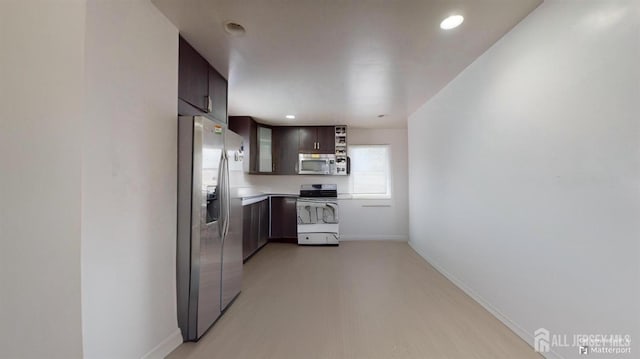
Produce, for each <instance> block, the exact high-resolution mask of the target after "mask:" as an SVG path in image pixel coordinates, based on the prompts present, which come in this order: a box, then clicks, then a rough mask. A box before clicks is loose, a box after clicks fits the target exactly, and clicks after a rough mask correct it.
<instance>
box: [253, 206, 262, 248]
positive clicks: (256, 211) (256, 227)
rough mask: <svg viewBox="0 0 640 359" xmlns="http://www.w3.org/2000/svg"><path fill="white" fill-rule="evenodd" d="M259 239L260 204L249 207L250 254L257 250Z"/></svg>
mask: <svg viewBox="0 0 640 359" xmlns="http://www.w3.org/2000/svg"><path fill="white" fill-rule="evenodd" d="M259 239H260V203H254V204H252V205H251V254H253V253H255V251H257V250H258V247H259V245H258V241H259Z"/></svg>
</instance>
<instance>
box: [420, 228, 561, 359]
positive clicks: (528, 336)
mask: <svg viewBox="0 0 640 359" xmlns="http://www.w3.org/2000/svg"><path fill="white" fill-rule="evenodd" d="M408 244H409V247H411V248H412V249H413V250H414V251H415V252H416V253H418V255H420V256H421V257H422V258H424V260H425V261H427V263H429V264H430V265H431V266H432V267H433V268H435V269H436V270H437V271H438V272H440V274H442V275H443V276H445V277H446V278H447V279H448V280H449V281H451V282H452V283H453V284H454V285H455V286H456V287H458V288H460V289H461V290H462V291H463V292H465V293H466V294H467V295H468V296H469V297H471V299H473V300H475V301H476V302H477V303H478V304H480V305H481V306H483V307H484V309H486V310H487V311H488V312H489V313H491V314H492V315H493V316H494V317H496V319H498V320H499V321H501V322H502V323H503V324H504V325H506V326H507V327H508V328H509V329H511V331H513V332H514V333H516V335H517V336H519V337H520V338H522V340H524V341H525V342H526V343H527V344H529V346H531V347H532V348H533V346H532V345H531V343H533V333H529V332H528V331H526V330H524V329H523V328H522V327H521V326H520V325H519V324H518V323H516V322H515V321H513V320H511V318H509V317H507V316H506V315H504V314H503V313H502V312H500V311H499V310H498V309H497V308H495V307H494V306H493V305H491V304H490V303H489V302H487V301H486V300H485V299H484V298H482V297H481V296H480V295H478V294H477V293H476V292H475V291H474V290H473V289H471V288H470V287H469V286H467V285H466V284H465V283H464V282H462V281H460V280H459V279H458V278H456V277H455V276H453V275H452V274H451V273H449V272H447V271H446V270H445V269H444V268H442V267H441V266H440V265H439V264H438V263H436V262H435V261H434V260H433V259H431V258H430V257H429V256H428V255H427V254H426V253H424V252H423V251H422V250H420V249H419V248H417V247H416V246H415V245H414V243H413V242H412V241H411V240H409V241H408ZM540 355H542V356H544V357H545V358H547V359H564V358H563V357H562V356H560V354H558V353H557V352H555V351H554V350H553V349H552V350H551V351H550V352H547V353H540Z"/></svg>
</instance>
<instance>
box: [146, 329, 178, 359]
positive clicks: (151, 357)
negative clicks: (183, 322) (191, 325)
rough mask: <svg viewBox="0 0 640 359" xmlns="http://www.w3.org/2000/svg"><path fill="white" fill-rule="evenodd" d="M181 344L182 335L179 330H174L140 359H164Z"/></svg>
mask: <svg viewBox="0 0 640 359" xmlns="http://www.w3.org/2000/svg"><path fill="white" fill-rule="evenodd" d="M180 344H182V333H181V332H180V329H179V328H178V329H176V330H175V331H174V332H173V333H171V335H169V336H168V337H166V338H165V339H164V340H163V341H161V342H160V344H158V345H156V346H155V348H153V349H151V350H150V351H149V352H148V353H147V354H145V355H143V356H142V358H141V359H164V358H165V357H166V356H167V355H169V353H171V352H172V351H173V350H174V349H176V348H177V347H178V346H179V345H180Z"/></svg>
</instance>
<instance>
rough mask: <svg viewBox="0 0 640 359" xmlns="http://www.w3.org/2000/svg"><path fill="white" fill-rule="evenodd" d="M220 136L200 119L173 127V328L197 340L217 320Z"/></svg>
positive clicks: (221, 216)
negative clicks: (175, 208) (175, 160)
mask: <svg viewBox="0 0 640 359" xmlns="http://www.w3.org/2000/svg"><path fill="white" fill-rule="evenodd" d="M223 150H224V140H223V136H222V133H221V132H219V131H217V128H216V127H215V124H214V123H213V122H212V121H210V120H208V119H206V118H203V117H180V119H179V121H178V246H177V282H178V283H177V284H178V288H177V290H178V293H177V294H178V298H177V299H178V324H179V326H180V329H181V330H182V335H183V338H184V339H185V340H197V339H199V338H200V337H201V336H202V335H203V334H204V332H205V331H206V330H207V329H208V328H209V327H210V326H211V325H212V324H213V323H214V322H215V320H216V319H217V318H218V317H219V316H220V295H221V291H220V288H221V268H222V264H221V259H222V257H221V254H222V225H223V219H224V206H223V205H222V197H223V196H222V191H223V190H224V189H223V183H221V175H222V173H223V172H222V168H221V159H222V153H223Z"/></svg>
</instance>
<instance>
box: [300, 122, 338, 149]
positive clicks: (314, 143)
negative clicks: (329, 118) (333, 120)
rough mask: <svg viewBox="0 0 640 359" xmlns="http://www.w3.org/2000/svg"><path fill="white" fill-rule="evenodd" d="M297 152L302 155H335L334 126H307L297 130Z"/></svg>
mask: <svg viewBox="0 0 640 359" xmlns="http://www.w3.org/2000/svg"><path fill="white" fill-rule="evenodd" d="M298 141H299V142H298V151H299V152H304V153H335V150H336V148H335V146H336V142H335V128H334V126H314V127H311V126H307V127H299V129H298Z"/></svg>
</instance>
